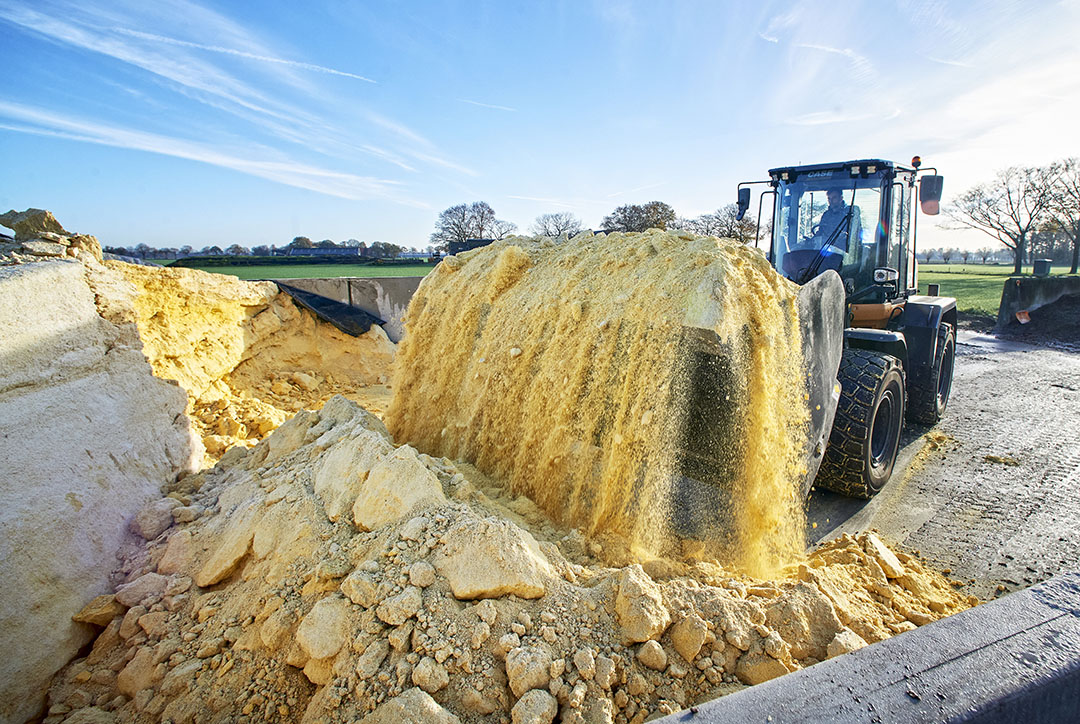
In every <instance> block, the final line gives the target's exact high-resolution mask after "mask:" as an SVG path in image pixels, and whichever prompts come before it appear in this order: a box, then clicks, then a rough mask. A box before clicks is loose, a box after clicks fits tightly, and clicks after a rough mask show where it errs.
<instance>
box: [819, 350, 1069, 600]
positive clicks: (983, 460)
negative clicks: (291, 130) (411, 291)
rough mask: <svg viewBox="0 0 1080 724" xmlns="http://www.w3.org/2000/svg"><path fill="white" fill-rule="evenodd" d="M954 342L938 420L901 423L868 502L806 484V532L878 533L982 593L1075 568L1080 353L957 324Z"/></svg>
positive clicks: (822, 535) (995, 593)
mask: <svg viewBox="0 0 1080 724" xmlns="http://www.w3.org/2000/svg"><path fill="white" fill-rule="evenodd" d="M958 342H959V344H958V345H957V360H956V373H955V384H954V387H953V397H952V400H951V402H950V404H949V409H948V411H947V412H946V415H945V418H944V419H943V420H942V421H941V422H940V423H939V424H938V425H937V426H936V427H934V428H933V429H927V428H921V427H917V426H909V427H908V429H907V431H906V435H905V439H904V440H903V441H902V445H903V448H902V450H901V453H900V458H899V460H898V464H897V470H896V472H895V473H894V474H893V478H892V480H891V481H890V482H889V483H888V484H887V485H886V487H885V489H884V490H883V491H882V492H881V493H880V494H879V495H878V496H877V497H876V498H874V499H873V500H871V501H862V500H852V499H849V498H844V497H842V496H839V495H836V494H833V493H830V492H827V491H814V493H813V494H812V495H811V499H810V504H809V509H808V516H809V517H808V520H809V521H810V525H811V527H810V529H809V534H810V539H811V540H812V541H816V540H822V539H827V538H831V537H834V536H837V535H839V534H841V533H844V532H855V531H859V530H864V529H868V528H873V529H877V530H878V531H879V532H880V533H881V534H882V536H883V537H884V538H885V539H886V540H888V541H890V542H893V543H898V544H901V545H902V546H904V547H906V548H908V549H909V550H911V549H913V550H918V551H920V552H921V553H922V555H923V556H925V557H926V558H927V559H929V560H930V561H932V562H933V563H935V564H937V565H938V566H940V567H941V568H943V569H946V570H949V571H951V574H952V576H953V577H954V578H957V579H960V580H963V581H965V582H967V585H966V586H965V588H964V590H965V591H966V592H968V593H973V594H975V595H976V596H979V597H980V598H983V599H990V598H994V597H996V596H998V595H1002V594H1003V593H1005V592H1009V591H1014V590H1018V589H1020V588H1026V587H1027V586H1030V585H1032V584H1035V583H1038V582H1040V581H1044V580H1046V579H1047V578H1050V577H1051V576H1053V575H1055V574H1057V573H1060V572H1062V571H1067V570H1077V568H1078V567H1080V436H1078V435H1077V432H1078V431H1080V355H1078V354H1075V353H1070V352H1067V351H1062V350H1060V349H1051V348H1047V347H1039V346H1032V345H1028V344H1023V343H1018V342H1012V341H1003V340H998V339H995V338H994V337H989V336H986V335H980V334H975V333H972V332H966V331H963V330H962V331H961V332H960V335H959V340H958ZM814 523H817V526H816V527H813V524H814Z"/></svg>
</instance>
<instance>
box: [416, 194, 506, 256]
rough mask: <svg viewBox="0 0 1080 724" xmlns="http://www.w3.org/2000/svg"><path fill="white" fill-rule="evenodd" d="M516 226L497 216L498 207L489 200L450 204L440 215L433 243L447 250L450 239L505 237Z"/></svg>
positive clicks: (433, 234)
mask: <svg viewBox="0 0 1080 724" xmlns="http://www.w3.org/2000/svg"><path fill="white" fill-rule="evenodd" d="M516 229H517V226H516V225H514V224H512V223H510V222H509V221H500V220H499V219H497V218H495V210H494V209H492V208H491V206H490V205H489V204H488V203H487V202H486V201H475V202H473V203H471V204H458V205H457V206H451V207H450V208H449V209H446V210H445V211H443V212H442V213H441V214H439V219H438V221H436V222H435V231H434V232H433V233H432V234H431V243H432V244H433V245H434V246H435V247H436V248H438V249H440V250H443V251H445V250H446V249H448V248H449V246H450V242H451V241H462V242H463V241H465V240H467V239H503V238H505V237H507V236H509V235H510V234H512V233H513V232H514V231H515V230H516Z"/></svg>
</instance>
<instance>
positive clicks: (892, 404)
mask: <svg viewBox="0 0 1080 724" xmlns="http://www.w3.org/2000/svg"><path fill="white" fill-rule="evenodd" d="M899 403H900V401H899V399H897V397H896V393H895V391H894V390H893V389H892V387H891V386H890V387H889V388H888V389H886V390H885V392H884V393H883V394H882V395H881V401H880V402H879V403H878V406H877V410H875V411H874V424H873V428H872V429H871V431H870V465H871V466H872V467H874V468H880V467H881V466H882V465H883V464H886V463H888V461H889V459H890V458H891V456H892V451H893V449H894V448H895V447H896V440H897V434H898V430H897V426H896V425H894V424H893V421H894V419H895V417H896V407H897V405H899Z"/></svg>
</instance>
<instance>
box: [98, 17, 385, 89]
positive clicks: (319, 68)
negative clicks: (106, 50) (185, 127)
mask: <svg viewBox="0 0 1080 724" xmlns="http://www.w3.org/2000/svg"><path fill="white" fill-rule="evenodd" d="M112 30H113V31H115V32H117V33H120V34H121V35H128V36H130V37H133V38H139V39H141V40H149V41H153V42H155V43H166V44H168V45H175V46H177V47H181V48H195V49H197V50H206V51H209V52H211V53H223V54H225V55H233V56H236V57H238V58H245V59H247V60H258V61H262V62H264V63H278V64H281V65H287V66H290V67H292V68H299V69H301V70H311V71H314V72H316V73H326V74H328V75H340V76H342V77H345V78H353V79H355V80H362V81H364V82H365V83H376V82H377V81H374V80H372V79H371V78H367V77H365V76H362V75H357V74H356V73H349V72H346V71H344V70H336V69H335V68H327V67H326V66H324V65H315V64H314V63H304V62H302V61H299V60H288V59H286V58H276V57H273V56H269V55H258V54H256V53H248V52H246V51H243V50H236V49H235V48H222V47H219V46H216V45H204V44H202V43H193V42H191V41H189V40H180V39H178V38H170V37H167V36H164V35H155V34H154V33H144V32H142V31H141V30H130V29H128V28H113V29H112Z"/></svg>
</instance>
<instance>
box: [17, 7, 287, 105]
mask: <svg viewBox="0 0 1080 724" xmlns="http://www.w3.org/2000/svg"><path fill="white" fill-rule="evenodd" d="M0 19H3V20H6V21H8V22H9V23H12V24H14V25H17V26H19V27H21V28H23V29H24V30H27V31H29V32H31V33H34V34H38V35H43V36H45V37H47V38H50V39H51V40H53V41H56V42H60V43H64V44H67V45H71V46H74V47H76V48H80V49H83V50H88V51H91V52H95V53H100V54H102V55H107V56H109V57H111V58H114V59H116V60H120V61H123V62H125V63H129V64H131V65H134V66H136V67H139V68H141V69H143V70H145V71H148V72H150V73H152V74H154V75H156V76H159V77H161V78H165V79H167V80H170V81H172V82H174V83H177V84H178V85H180V86H182V87H185V88H190V89H193V90H197V91H200V92H203V93H207V94H210V95H213V96H216V97H218V98H221V99H223V100H225V101H227V102H228V103H230V104H233V105H236V106H239V107H241V108H245V109H248V110H251V111H256V112H258V113H261V114H265V115H268V116H274V117H278V118H287V117H288V114H286V113H284V112H283V111H281V110H277V109H272V108H270V107H269V106H270V102H269V99H268V98H267V97H266V96H265V94H263V93H261V92H259V91H256V90H255V89H253V88H251V87H250V86H248V85H246V84H244V83H242V82H241V81H239V80H238V79H236V78H234V77H233V76H231V75H229V74H227V73H225V72H223V71H221V70H220V69H218V68H216V67H214V66H211V65H209V64H206V63H201V62H199V61H196V60H194V59H191V58H178V57H176V56H168V55H165V54H163V53H161V52H159V51H157V50H155V49H153V48H151V47H146V46H142V45H133V44H131V43H128V42H125V41H124V40H122V39H120V38H117V37H115V36H112V35H109V34H107V33H102V32H101V31H100V30H98V29H95V28H92V27H88V26H83V25H76V24H74V23H71V22H68V21H67V20H64V19H61V18H58V17H54V16H51V15H45V14H43V13H39V12H37V11H35V10H31V9H29V8H16V7H2V6H0Z"/></svg>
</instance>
